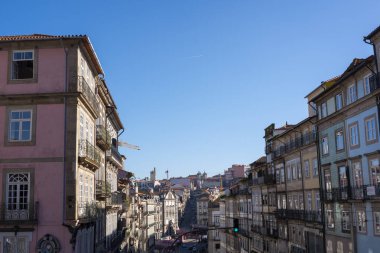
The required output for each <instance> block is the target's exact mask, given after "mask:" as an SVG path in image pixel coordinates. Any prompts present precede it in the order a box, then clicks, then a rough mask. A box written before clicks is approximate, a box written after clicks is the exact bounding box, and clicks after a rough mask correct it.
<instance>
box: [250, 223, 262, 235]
mask: <svg viewBox="0 0 380 253" xmlns="http://www.w3.org/2000/svg"><path fill="white" fill-rule="evenodd" d="M262 227H263V226H259V225H251V231H252V232H255V233H258V234H261V228H262Z"/></svg>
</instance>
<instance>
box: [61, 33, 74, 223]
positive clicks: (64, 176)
mask: <svg viewBox="0 0 380 253" xmlns="http://www.w3.org/2000/svg"><path fill="white" fill-rule="evenodd" d="M60 43H61V46H62V48H63V50H64V52H65V79H64V83H65V86H64V92H65V93H67V91H68V83H67V75H68V73H67V57H68V49H67V48H66V47H64V45H63V40H62V38H61V39H60ZM63 105H64V130H63V196H62V198H63V199H62V200H63V201H62V204H63V212H62V224H65V220H66V210H65V207H66V204H65V203H66V146H67V134H66V133H67V107H66V106H67V98H66V94H65V96H63ZM74 173H75V172H74Z"/></svg>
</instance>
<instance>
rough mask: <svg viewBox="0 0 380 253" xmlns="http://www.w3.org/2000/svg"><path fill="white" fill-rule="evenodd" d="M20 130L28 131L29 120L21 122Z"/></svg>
mask: <svg viewBox="0 0 380 253" xmlns="http://www.w3.org/2000/svg"><path fill="white" fill-rule="evenodd" d="M22 130H23V131H29V130H30V121H24V122H22Z"/></svg>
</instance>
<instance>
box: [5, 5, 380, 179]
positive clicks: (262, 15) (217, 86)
mask: <svg viewBox="0 0 380 253" xmlns="http://www.w3.org/2000/svg"><path fill="white" fill-rule="evenodd" d="M22 2H23V3H22ZM1 9H2V10H3V11H2V12H1V20H2V21H1V23H2V24H1V29H0V31H1V34H3V35H12V34H31V33H46V34H87V35H89V36H90V38H91V41H92V43H93V45H94V47H95V50H96V52H97V54H98V56H99V58H100V61H101V63H102V65H103V68H104V70H105V72H106V80H107V82H108V85H109V87H110V89H111V91H112V92H113V96H114V98H115V100H116V103H117V105H118V108H119V112H120V115H121V118H122V120H123V122H124V125H125V127H126V131H125V133H124V134H123V135H122V139H124V140H126V141H128V142H129V143H132V144H136V145H139V146H141V148H142V150H141V151H133V150H128V149H122V152H123V153H124V154H125V155H126V156H127V158H128V160H127V162H126V169H128V170H130V171H132V172H134V173H135V174H136V175H137V176H138V177H145V176H148V175H149V171H150V170H151V169H152V168H153V167H154V166H155V167H157V170H158V176H159V177H164V176H165V175H164V171H165V170H166V169H169V171H170V172H169V173H170V176H179V175H184V176H185V175H188V174H190V173H196V172H197V171H198V170H201V171H203V170H205V171H206V172H208V174H209V175H212V174H217V173H219V172H222V171H223V170H224V169H227V168H228V167H229V166H230V165H231V164H233V163H241V164H248V163H250V162H252V161H254V160H255V159H257V158H258V157H259V156H261V155H262V154H263V153H264V141H263V138H262V137H263V135H264V128H265V127H266V126H267V125H269V124H270V123H272V122H273V123H276V125H278V126H279V125H282V124H284V123H285V121H288V122H289V123H296V122H298V121H300V120H302V119H303V118H305V117H306V116H307V111H306V109H307V107H306V101H305V99H304V96H305V95H306V94H307V93H308V92H310V91H311V90H312V89H314V88H315V87H316V86H317V85H318V84H319V83H320V82H321V81H322V80H326V79H328V78H330V77H332V76H335V75H337V74H340V73H341V72H342V71H344V69H345V68H346V67H347V66H348V64H349V63H350V62H351V60H352V59H353V58H354V57H359V58H360V57H366V56H368V55H369V54H371V53H372V48H371V47H370V46H369V45H367V44H365V43H364V42H363V41H362V38H363V36H364V35H367V34H368V33H369V32H370V31H371V30H373V29H374V28H375V27H377V26H378V25H380V19H379V10H380V1H378V0H360V1H357V0H345V1H343V0H341V1H331V0H324V1H304V0H299V1H292V0H288V1H264V0H263V1H255V0H171V1H169V0H150V1H147V0H134V1H132V0H114V1H104V0H103V1H95V0H93V1H83V0H75V1H68V0H66V1H51V0H45V1H39V0H34V1H17V3H15V2H14V1H5V3H2V7H1ZM4 10H6V11H4ZM3 22H4V23H3Z"/></svg>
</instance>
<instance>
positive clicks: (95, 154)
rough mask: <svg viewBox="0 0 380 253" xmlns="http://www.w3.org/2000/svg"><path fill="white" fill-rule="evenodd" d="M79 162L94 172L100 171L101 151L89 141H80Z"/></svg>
mask: <svg viewBox="0 0 380 253" xmlns="http://www.w3.org/2000/svg"><path fill="white" fill-rule="evenodd" d="M78 161H79V163H80V164H82V165H84V166H86V167H89V168H91V169H92V170H94V171H95V170H97V169H99V167H100V162H101V156H100V151H99V149H98V148H97V147H95V146H94V145H92V144H91V143H90V142H88V141H87V140H80V141H79V143H78Z"/></svg>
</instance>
